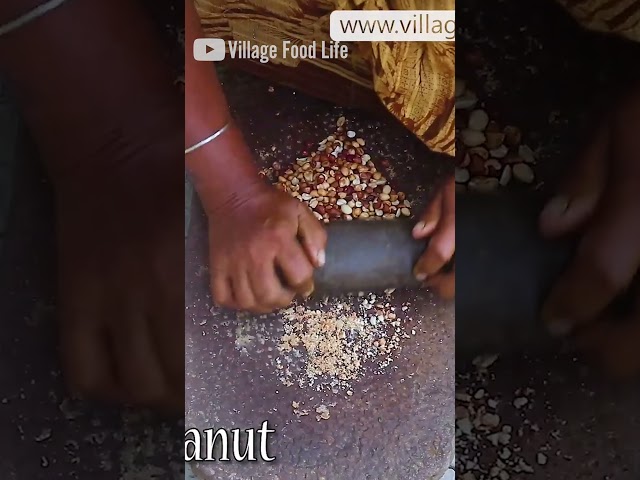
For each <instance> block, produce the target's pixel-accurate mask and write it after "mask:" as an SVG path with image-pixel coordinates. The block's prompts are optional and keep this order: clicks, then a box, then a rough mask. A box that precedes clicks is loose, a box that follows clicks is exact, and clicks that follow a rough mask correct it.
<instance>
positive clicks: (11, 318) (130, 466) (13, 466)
mask: <svg viewBox="0 0 640 480" xmlns="http://www.w3.org/2000/svg"><path fill="white" fill-rule="evenodd" d="M149 3H150V4H152V5H153V6H154V7H155V10H154V16H155V17H156V20H157V21H158V24H159V25H160V26H161V30H163V31H166V32H167V35H166V36H165V37H166V38H165V40H167V46H168V48H167V53H168V55H169V57H170V59H171V62H172V64H173V65H174V66H175V69H176V72H179V71H181V68H182V48H181V46H180V45H179V42H177V41H176V28H175V25H176V24H183V21H182V19H181V13H180V9H179V8H178V9H175V8H173V7H172V5H171V2H166V3H164V2H149ZM176 3H177V2H176ZM4 87H5V86H4V85H3V83H2V81H1V80H0V130H1V131H0V292H2V293H1V295H0V320H1V321H2V325H3V331H2V335H1V336H0V425H2V427H1V428H0V451H1V452H2V454H1V455H0V471H1V472H2V478H6V479H9V480H23V479H25V480H26V479H29V480H31V479H34V480H37V479H42V480H51V479H64V480H67V479H80V480H84V479H88V478H91V479H95V480H102V479H104V480H116V479H118V480H148V479H157V480H160V479H162V480H178V479H183V478H184V473H183V470H184V463H183V462H182V461H181V458H182V455H181V452H182V446H183V443H182V438H183V432H184V428H183V424H182V421H181V420H180V419H175V418H159V417H157V416H154V415H151V414H149V413H148V412H140V411H130V410H127V411H117V410H115V409H111V408H106V407H103V406H100V405H95V404H89V403H85V402H82V401H79V400H75V399H72V398H69V397H68V395H67V392H66V389H65V388H64V386H63V381H62V376H61V372H60V367H59V363H58V354H57V351H56V341H55V339H56V326H55V313H56V312H55V298H54V289H55V287H54V278H55V267H54V261H55V257H54V248H55V245H54V235H53V228H52V227H53V222H52V205H51V202H52V199H51V195H50V186H49V185H48V183H47V180H46V177H45V175H44V173H43V171H42V169H41V165H40V164H39V162H38V161H37V159H36V155H34V153H33V152H32V151H31V150H30V149H29V147H28V145H22V147H24V148H22V149H21V150H20V151H21V153H20V155H19V156H18V158H17V161H16V162H15V164H16V165H13V163H14V162H12V160H13V159H12V158H11V156H13V155H14V154H13V153H12V152H11V151H10V150H12V149H13V145H11V143H12V142H11V140H12V138H11V137H12V135H13V133H12V131H11V130H12V129H13V128H14V127H16V126H17V123H16V122H15V120H14V121H13V123H11V124H9V125H7V124H6V123H4V122H5V119H6V118H8V117H9V115H11V116H13V112H14V109H13V108H11V109H9V108H5V106H4V102H5V98H6V94H7V92H6V91H5V90H4ZM27 143H28V142H27ZM14 167H15V171H14ZM10 193H13V195H9V194H10Z"/></svg>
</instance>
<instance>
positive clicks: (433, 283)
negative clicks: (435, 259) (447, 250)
mask: <svg viewBox="0 0 640 480" xmlns="http://www.w3.org/2000/svg"><path fill="white" fill-rule="evenodd" d="M426 285H427V286H428V287H430V288H433V289H434V290H435V291H436V292H437V293H438V295H439V296H440V297H441V298H443V299H444V300H453V299H454V298H455V295H456V275H455V273H454V272H451V273H440V274H438V275H436V276H434V277H431V278H429V279H427V282H426Z"/></svg>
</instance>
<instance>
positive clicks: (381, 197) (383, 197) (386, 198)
mask: <svg viewBox="0 0 640 480" xmlns="http://www.w3.org/2000/svg"><path fill="white" fill-rule="evenodd" d="M379 198H380V200H382V201H385V200H389V198H390V197H389V195H387V194H386V193H381V194H380V196H379Z"/></svg>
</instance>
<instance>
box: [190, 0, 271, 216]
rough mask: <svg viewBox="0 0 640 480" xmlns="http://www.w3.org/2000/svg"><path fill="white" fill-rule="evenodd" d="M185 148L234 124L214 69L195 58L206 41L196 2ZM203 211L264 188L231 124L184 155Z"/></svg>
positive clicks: (243, 141) (247, 152) (250, 157)
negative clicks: (199, 45) (201, 40)
mask: <svg viewBox="0 0 640 480" xmlns="http://www.w3.org/2000/svg"><path fill="white" fill-rule="evenodd" d="M185 24H186V28H185V30H186V31H185V45H186V47H185V49H186V51H185V148H188V147H191V146H192V145H195V144H196V143H198V142H200V141H201V140H203V139H205V138H207V137H209V136H210V135H211V134H212V133H214V132H216V131H218V130H219V129H220V128H222V127H223V126H224V125H225V124H227V123H228V122H231V115H230V113H229V107H228V105H227V101H226V99H225V97H224V92H223V91H222V87H221V85H220V82H219V81H218V78H217V76H216V72H215V69H214V68H213V65H212V64H211V63H209V62H198V61H196V60H195V59H194V58H193V42H194V40H195V39H196V38H201V37H204V34H203V32H202V27H201V25H200V18H199V17H198V14H197V12H196V9H195V6H194V4H193V0H185ZM185 165H186V168H187V170H188V172H189V173H190V176H191V178H192V181H193V183H194V185H195V188H196V190H197V191H198V194H199V195H200V198H201V200H202V201H203V203H204V204H205V208H208V209H209V210H216V209H219V208H222V207H223V206H224V205H225V204H227V203H232V202H234V201H236V200H237V198H238V196H242V195H243V194H246V192H247V191H253V190H254V189H255V188H260V187H262V186H263V185H264V184H263V182H262V181H261V180H260V178H259V176H258V168H257V166H256V165H255V163H254V162H253V154H252V152H251V151H250V149H249V148H248V146H247V144H246V142H245V140H244V138H243V136H242V133H241V132H240V130H239V129H238V128H237V126H236V125H235V124H234V123H233V122H232V123H231V125H230V127H229V128H228V129H226V130H225V131H224V132H223V133H222V134H221V135H220V136H219V137H218V138H216V139H214V140H213V141H212V142H210V143H208V144H206V145H204V146H202V147H200V148H199V149H197V150H195V151H193V152H191V153H189V154H187V155H186V156H185Z"/></svg>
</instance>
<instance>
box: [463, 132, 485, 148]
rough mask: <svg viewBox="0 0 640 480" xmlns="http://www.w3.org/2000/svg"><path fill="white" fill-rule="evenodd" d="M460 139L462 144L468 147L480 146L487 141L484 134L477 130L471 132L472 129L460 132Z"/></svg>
mask: <svg viewBox="0 0 640 480" xmlns="http://www.w3.org/2000/svg"><path fill="white" fill-rule="evenodd" d="M460 138H461V140H462V143H463V144H464V145H465V146H467V147H477V146H480V145H482V144H483V143H484V141H485V140H486V137H485V135H484V133H482V132H478V131H477V130H471V129H470V128H465V129H464V130H462V131H461V132H460Z"/></svg>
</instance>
